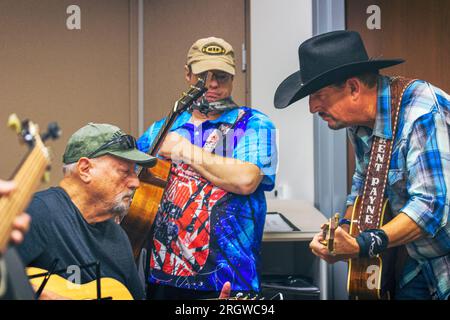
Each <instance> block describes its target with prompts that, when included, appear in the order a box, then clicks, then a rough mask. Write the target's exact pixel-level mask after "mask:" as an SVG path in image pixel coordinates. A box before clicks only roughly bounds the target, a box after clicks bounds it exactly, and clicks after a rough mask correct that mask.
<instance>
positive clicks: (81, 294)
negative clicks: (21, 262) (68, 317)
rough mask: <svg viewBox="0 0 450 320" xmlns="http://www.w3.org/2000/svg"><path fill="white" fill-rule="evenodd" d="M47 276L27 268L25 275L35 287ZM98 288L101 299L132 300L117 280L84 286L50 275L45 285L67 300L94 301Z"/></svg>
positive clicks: (44, 273)
mask: <svg viewBox="0 0 450 320" xmlns="http://www.w3.org/2000/svg"><path fill="white" fill-rule="evenodd" d="M47 274H48V271H47V270H44V269H40V268H34V267H31V268H27V275H28V277H29V278H30V282H31V283H32V284H33V285H34V286H35V287H40V286H41V284H42V282H43V281H44V278H45V276H46V275H47ZM98 286H100V287H101V299H106V300H133V296H132V295H131V293H130V292H129V291H128V289H127V288H126V287H125V286H124V285H123V284H122V283H121V282H120V281H118V280H116V279H113V278H101V279H99V281H97V280H92V281H91V282H88V283H85V284H76V283H73V282H71V281H68V280H66V279H64V278H63V277H61V276H59V275H57V274H52V275H51V276H50V277H49V278H48V280H47V283H46V284H45V290H46V291H51V292H53V293H56V294H58V295H60V296H62V297H64V298H67V299H68V300H69V299H70V300H96V299H98Z"/></svg>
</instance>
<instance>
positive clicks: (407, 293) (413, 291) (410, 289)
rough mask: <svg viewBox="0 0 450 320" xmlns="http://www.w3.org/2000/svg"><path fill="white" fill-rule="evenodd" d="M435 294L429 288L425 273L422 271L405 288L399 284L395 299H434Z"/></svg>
mask: <svg viewBox="0 0 450 320" xmlns="http://www.w3.org/2000/svg"><path fill="white" fill-rule="evenodd" d="M432 299H433V296H432V294H431V293H430V289H428V284H427V281H426V279H425V277H424V275H423V272H422V271H420V273H419V274H418V275H417V276H416V277H415V278H414V279H413V280H411V281H410V282H409V283H408V284H407V285H405V286H404V287H403V288H400V287H399V286H398V285H397V289H396V291H395V300H432Z"/></svg>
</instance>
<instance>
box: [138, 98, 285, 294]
mask: <svg viewBox="0 0 450 320" xmlns="http://www.w3.org/2000/svg"><path fill="white" fill-rule="evenodd" d="M244 111H245V112H244ZM239 114H241V115H242V117H241V118H240V120H239V121H237V122H236V120H237V119H238V115H239ZM190 119H191V114H190V113H189V112H184V113H182V114H181V115H180V116H179V117H178V118H177V119H176V120H175V122H174V124H173V126H172V128H171V131H172V132H177V133H178V134H180V135H181V136H183V137H185V138H186V139H187V140H189V141H190V142H191V143H192V144H194V145H196V146H199V147H205V142H207V141H210V139H211V138H210V137H214V132H216V133H217V129H218V128H220V127H221V126H223V125H232V124H234V123H235V122H236V125H235V127H234V128H233V129H230V130H233V131H230V132H229V134H228V135H226V139H225V140H223V139H218V141H219V143H218V144H217V147H216V148H215V149H214V150H213V152H214V153H215V154H216V155H219V156H222V157H228V158H234V159H239V160H241V161H244V162H249V163H252V164H255V165H256V166H258V167H259V168H260V170H261V172H262V174H264V177H263V179H262V181H261V183H260V185H259V186H258V188H257V190H256V191H255V192H254V193H252V194H251V195H238V194H234V193H230V192H227V191H225V190H223V189H221V188H220V187H217V186H214V185H212V184H211V183H210V182H209V181H207V180H206V179H205V178H203V177H202V176H200V175H199V174H198V173H197V172H195V171H194V170H193V169H192V168H191V167H190V166H188V165H187V164H184V163H182V162H181V163H177V162H173V164H172V169H171V175H170V178H169V181H168V185H167V187H166V190H165V193H164V196H163V199H162V201H161V204H160V208H159V210H158V212H157V215H156V218H155V222H154V232H153V234H154V236H153V239H152V241H153V246H152V251H151V255H150V274H149V279H148V280H149V282H150V283H157V284H163V285H169V286H173V287H178V288H183V289H193V290H208V291H220V289H221V288H222V286H223V284H224V283H225V282H226V281H230V282H231V287H232V290H239V291H255V292H259V290H260V283H259V282H260V280H259V270H260V258H259V252H260V246H261V241H262V235H263V228H264V221H265V215H266V199H265V196H264V191H269V190H272V189H273V187H274V183H275V173H276V169H277V148H276V143H275V142H276V132H275V127H274V125H273V123H272V122H271V121H270V120H269V118H268V117H267V116H266V115H264V114H262V113H261V112H259V111H257V110H254V109H250V108H247V107H240V108H236V109H232V110H229V111H225V112H224V113H222V114H221V115H220V117H219V118H217V119H215V120H208V121H205V122H203V123H202V124H200V125H199V126H195V125H194V124H193V123H191V122H190ZM163 123H164V119H163V120H160V121H158V122H156V123H154V124H153V125H152V126H150V128H149V129H148V130H147V131H146V132H145V133H144V135H143V136H142V137H141V138H140V139H139V140H138V148H139V149H140V150H142V151H144V152H147V151H148V149H149V148H150V146H151V144H152V142H153V141H154V139H155V137H156V135H157V133H158V132H159V130H160V129H161V126H162V125H163ZM223 141H225V142H223Z"/></svg>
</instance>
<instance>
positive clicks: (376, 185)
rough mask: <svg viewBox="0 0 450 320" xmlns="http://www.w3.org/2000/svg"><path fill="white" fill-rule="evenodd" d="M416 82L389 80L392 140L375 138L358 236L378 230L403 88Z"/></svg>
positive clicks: (361, 208)
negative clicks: (365, 231)
mask: <svg viewBox="0 0 450 320" xmlns="http://www.w3.org/2000/svg"><path fill="white" fill-rule="evenodd" d="M414 81H415V80H411V79H407V78H404V77H393V78H391V83H390V90H391V114H392V116H391V121H392V122H391V124H392V139H385V138H381V137H377V136H374V138H373V142H372V149H371V153H370V160H369V165H368V168H367V175H366V179H365V181H364V189H363V195H362V200H361V201H362V205H361V206H360V212H359V221H358V232H357V233H358V234H359V233H360V232H362V231H364V230H366V229H379V228H381V221H382V212H383V206H384V204H385V201H384V192H385V190H386V183H387V176H388V171H389V166H390V162H391V155H392V148H393V145H394V139H395V134H396V131H397V123H398V116H399V113H400V105H401V102H402V98H403V94H404V92H405V90H406V88H407V87H408V86H409V85H410V84H411V83H412V82H414Z"/></svg>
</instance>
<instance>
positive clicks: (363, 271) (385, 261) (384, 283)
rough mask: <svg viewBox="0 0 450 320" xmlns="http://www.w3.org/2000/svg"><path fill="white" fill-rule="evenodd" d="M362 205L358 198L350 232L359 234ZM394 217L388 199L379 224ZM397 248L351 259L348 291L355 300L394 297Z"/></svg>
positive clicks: (353, 234) (354, 235) (355, 234)
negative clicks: (373, 255)
mask: <svg viewBox="0 0 450 320" xmlns="http://www.w3.org/2000/svg"><path fill="white" fill-rule="evenodd" d="M361 205H362V201H361V197H357V198H356V201H355V204H354V207H353V213H352V223H351V225H350V234H351V235H352V236H353V237H356V236H358V235H359V233H360V231H359V228H358V226H357V224H358V222H357V221H359V212H361V210H360V207H361ZM391 219H392V213H391V210H390V207H389V203H388V200H385V201H384V204H383V210H382V213H381V219H380V227H381V226H382V225H384V224H386V223H387V222H389V221H390V220H391ZM396 253H397V248H391V249H388V250H387V251H386V252H384V253H383V254H381V255H379V256H377V257H373V258H355V259H350V260H349V265H348V282H347V290H348V294H349V298H350V299H353V300H379V299H391V298H392V297H393V294H394V290H395V262H396Z"/></svg>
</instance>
